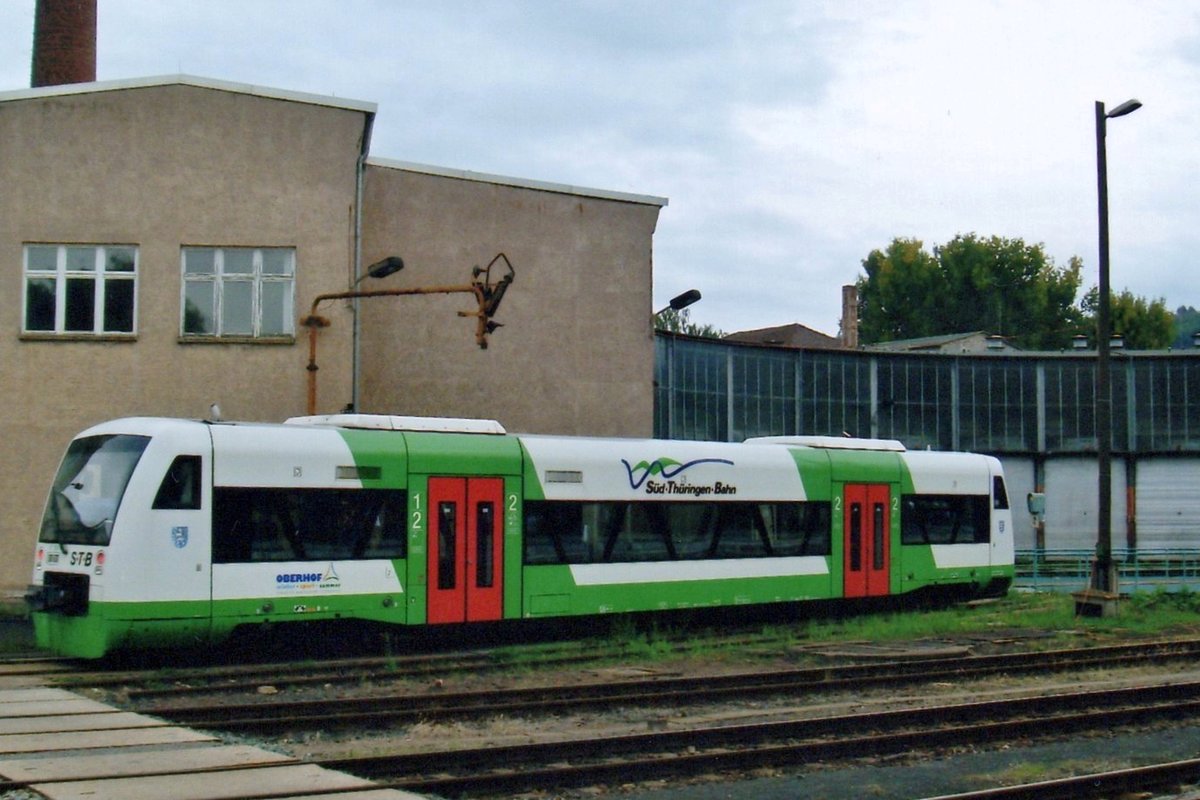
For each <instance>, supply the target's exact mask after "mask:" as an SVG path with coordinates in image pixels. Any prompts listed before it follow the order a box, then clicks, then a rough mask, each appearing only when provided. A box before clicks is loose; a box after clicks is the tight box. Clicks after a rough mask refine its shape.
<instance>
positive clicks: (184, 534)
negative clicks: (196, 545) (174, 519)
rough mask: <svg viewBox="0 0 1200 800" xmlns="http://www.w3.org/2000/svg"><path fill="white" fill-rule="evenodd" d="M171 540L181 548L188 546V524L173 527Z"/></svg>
mask: <svg viewBox="0 0 1200 800" xmlns="http://www.w3.org/2000/svg"><path fill="white" fill-rule="evenodd" d="M171 541H172V542H174V543H175V546H176V547H177V548H179V549H180V550H182V549H183V548H185V547H187V543H188V529H187V525H176V526H175V527H173V528H171Z"/></svg>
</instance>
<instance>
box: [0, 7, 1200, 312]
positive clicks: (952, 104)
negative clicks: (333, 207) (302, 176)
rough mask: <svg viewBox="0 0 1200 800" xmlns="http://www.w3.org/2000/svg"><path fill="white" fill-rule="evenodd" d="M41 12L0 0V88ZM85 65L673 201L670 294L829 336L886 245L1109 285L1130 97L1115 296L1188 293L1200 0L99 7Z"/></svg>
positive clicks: (663, 246)
mask: <svg viewBox="0 0 1200 800" xmlns="http://www.w3.org/2000/svg"><path fill="white" fill-rule="evenodd" d="M33 8H34V0H0V91H3V90H8V89H22V88H26V87H28V86H29V70H30V51H31V43H32V32H33ZM97 73H98V74H97V78H98V79H99V80H116V79H125V78H138V77H148V76H154V75H165V74H174V73H186V74H190V75H199V76H204V77H209V78H217V79H221V80H227V81H237V82H242V83H251V84H256V85H260V86H268V87H273V88H279V89H287V90H293V91H301V92H311V93H316V94H326V95H336V96H338V97H343V98H350V99H355V100H366V101H370V102H374V103H377V104H378V106H379V113H378V117H377V119H376V125H375V129H374V137H373V140H372V143H371V151H372V155H373V156H376V157H381V158H391V159H399V160H404V161H415V162H420V163H426V164H434V165H438V166H444V167H451V168H456V169H465V170H473V171H477V172H484V173H492V174H500V175H511V176H517V177H521V178H527V179H532V180H538V181H547V182H553V183H561V184H570V185H574V186H585V187H594V188H600V189H609V190H614V191H620V192H630V193H634V194H641V195H654V196H660V197H666V198H668V199H669V201H670V204H669V205H668V206H667V207H666V208H664V209H663V211H662V214H661V216H660V218H659V225H658V230H657V233H656V234H655V238H654V267H655V276H654V294H655V303H656V305H661V304H665V302H666V301H667V299H669V298H670V297H671V296H673V295H674V294H677V293H678V292H680V291H682V290H684V289H687V288H692V287H695V288H698V289H700V290H701V291H702V292H703V294H704V299H703V300H702V301H701V303H700V304H699V305H697V306H695V307H694V308H693V310H692V317H693V319H694V320H696V321H699V322H702V323H710V324H713V325H716V326H717V327H719V328H722V329H724V330H726V331H734V330H743V329H747V328H756V327H764V326H768V325H782V324H786V323H789V322H800V323H803V324H805V325H808V326H810V327H813V328H816V329H817V330H821V331H824V332H826V333H829V334H836V333H837V330H838V317H839V314H840V287H841V286H842V284H845V283H851V282H853V281H854V280H855V278H856V277H858V276H859V275H860V274H861V273H862V260H863V259H864V258H865V257H866V256H867V254H868V253H869V252H870V251H871V250H873V249H876V248H884V247H886V246H887V244H888V243H889V242H890V241H891V240H892V239H893V238H895V237H897V236H904V237H915V238H918V239H921V240H922V241H924V243H925V245H926V247H927V248H929V249H932V247H933V246H934V245H938V244H943V243H945V242H947V241H949V240H950V239H951V238H953V237H954V236H955V235H956V234H959V233H970V232H975V233H978V234H980V235H981V236H992V235H999V236H1004V237H1014V238H1021V239H1024V240H1025V241H1026V242H1027V243H1030V244H1033V243H1038V242H1040V243H1043V244H1044V245H1045V247H1046V251H1047V253H1048V254H1049V255H1050V257H1051V258H1052V259H1053V260H1054V261H1055V263H1057V264H1065V263H1066V262H1067V261H1068V260H1069V259H1070V258H1071V257H1072V256H1079V257H1081V258H1082V259H1083V261H1084V265H1085V272H1084V275H1085V279H1084V282H1085V288H1086V287H1087V286H1091V285H1093V284H1095V283H1096V280H1097V274H1096V262H1097V255H1096V250H1097V245H1096V240H1097V234H1096V148H1095V135H1096V134H1095V105H1094V104H1095V101H1097V100H1101V101H1104V102H1106V103H1107V105H1108V107H1109V108H1110V109H1111V108H1113V107H1115V106H1116V105H1118V104H1119V103H1121V102H1124V101H1125V100H1127V99H1129V98H1131V97H1136V98H1138V99H1139V100H1141V101H1142V103H1143V104H1144V108H1142V109H1141V110H1139V111H1138V112H1137V113H1135V114H1133V115H1131V116H1128V117H1123V118H1120V119H1117V120H1112V121H1110V122H1109V126H1108V161H1109V193H1110V210H1111V220H1112V222H1111V237H1112V246H1111V252H1112V282H1113V287H1114V290H1120V289H1125V288H1128V289H1130V290H1131V291H1133V292H1134V293H1135V294H1138V295H1142V296H1145V297H1149V298H1152V299H1153V298H1163V299H1165V300H1166V302H1167V305H1168V307H1169V308H1171V309H1172V310H1174V309H1175V308H1176V307H1177V306H1180V305H1194V306H1200V266H1198V265H1197V264H1196V261H1197V259H1196V254H1197V253H1198V252H1200V4H1197V3H1196V2H1195V0H1163V1H1162V2H1154V1H1153V0H1138V2H1136V3H1134V2H1103V1H1102V0H1078V2H1067V1H1062V0H1036V1H1035V2H983V1H982V0H947V1H945V2H940V1H938V0H930V1H928V2H921V1H919V0H913V1H911V2H910V1H908V0H883V1H882V2H834V1H832V0H831V1H830V2H810V1H809V0H795V1H794V2H783V1H782V0H736V1H735V0H729V2H709V1H707V0H642V1H641V2H633V0H626V1H624V2H618V1H617V0H587V1H579V2H569V1H568V0H507V1H506V2H485V1H483V0H429V1H428V2H414V1H412V0H238V2H232V1H231V0H207V1H206V2H196V0H153V1H152V0H99V43H98V67H97ZM496 246H497V249H503V248H504V243H503V242H497V243H496Z"/></svg>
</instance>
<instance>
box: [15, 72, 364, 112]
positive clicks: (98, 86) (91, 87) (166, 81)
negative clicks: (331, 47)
mask: <svg viewBox="0 0 1200 800" xmlns="http://www.w3.org/2000/svg"><path fill="white" fill-rule="evenodd" d="M161 86H193V87H196V88H199V89H212V90H215V91H218V92H232V93H234V94H245V95H253V96H256V97H264V98H268V99H271V100H285V101H288V102H293V103H307V104H309V105H315V106H326V107H329V108H341V109H345V110H348V111H360V112H363V113H366V114H374V113H376V111H377V109H378V106H377V105H376V104H375V103H370V102H367V101H365V100H351V99H349V98H342V97H333V96H330V95H320V94H309V93H307V92H293V91H289V90H287V89H276V88H273V87H269V86H256V85H254V84H250V83H238V82H235V81H224V80H218V79H216V78H205V77H201V76H198V75H184V74H177V75H154V76H150V77H145V78H123V79H120V80H113V81H95V82H93V83H69V84H63V85H60V86H39V87H37V88H33V89H16V90H13V91H8V92H0V103H5V102H11V101H14V100H37V99H40V98H44V97H66V96H69V95H76V94H93V93H96V92H116V91H124V90H128V89H151V88H155V87H161Z"/></svg>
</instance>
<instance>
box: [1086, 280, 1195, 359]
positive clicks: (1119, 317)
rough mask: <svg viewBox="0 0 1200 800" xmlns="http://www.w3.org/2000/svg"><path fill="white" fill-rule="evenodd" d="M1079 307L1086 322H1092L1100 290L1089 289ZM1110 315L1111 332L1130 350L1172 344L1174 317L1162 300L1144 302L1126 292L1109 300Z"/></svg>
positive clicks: (1152, 348)
mask: <svg viewBox="0 0 1200 800" xmlns="http://www.w3.org/2000/svg"><path fill="white" fill-rule="evenodd" d="M1082 305H1083V310H1084V313H1085V314H1087V317H1088V319H1089V320H1091V319H1095V317H1096V313H1097V311H1098V310H1099V308H1100V290H1099V289H1097V288H1094V287H1093V288H1092V289H1090V290H1089V291H1088V293H1087V296H1085V297H1084V298H1083V303H1082ZM1109 314H1110V315H1111V316H1110V320H1111V323H1112V331H1113V333H1119V334H1120V335H1121V338H1122V339H1124V341H1125V346H1126V347H1128V348H1129V349H1131V350H1163V349H1165V348H1166V347H1167V346H1168V345H1170V344H1171V338H1172V336H1174V333H1175V318H1174V317H1173V316H1172V315H1171V312H1170V311H1167V304H1166V301H1164V300H1162V299H1161V298H1160V299H1158V300H1153V301H1147V300H1146V299H1145V298H1144V297H1135V296H1134V295H1133V293H1132V292H1130V291H1129V290H1128V289H1126V290H1125V291H1123V292H1120V293H1115V294H1113V295H1112V297H1110V298H1109Z"/></svg>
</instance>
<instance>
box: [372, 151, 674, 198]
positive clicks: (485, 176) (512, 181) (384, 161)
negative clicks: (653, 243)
mask: <svg viewBox="0 0 1200 800" xmlns="http://www.w3.org/2000/svg"><path fill="white" fill-rule="evenodd" d="M367 165H368V166H373V167H382V168H384V169H395V170H401V171H403V172H416V173H420V174H422V175H435V176H438V177H442V178H456V179H458V180H463V181H474V182H476V183H495V184H498V185H501V186H512V187H515V188H518V189H534V190H536V191H542V192H554V193H556V194H572V195H578V196H580V197H595V198H598V199H601V200H616V201H619V202H622V203H638V204H640V205H648V206H658V207H660V208H662V207H664V206H666V205H667V202H668V200H667V198H665V197H655V196H653V195H645V194H630V193H627V192H614V191H611V190H609V189H591V188H588V187H584V186H571V185H569V184H564V183H550V182H547V181H538V180H532V179H530V178H515V177H512V176H508V175H492V174H489V173H486V172H472V171H470V170H465V169H455V168H453V167H439V166H434V165H432V164H418V163H415V162H412V161H397V160H395V159H390V158H377V157H374V156H372V157H371V158H368V159H367Z"/></svg>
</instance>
